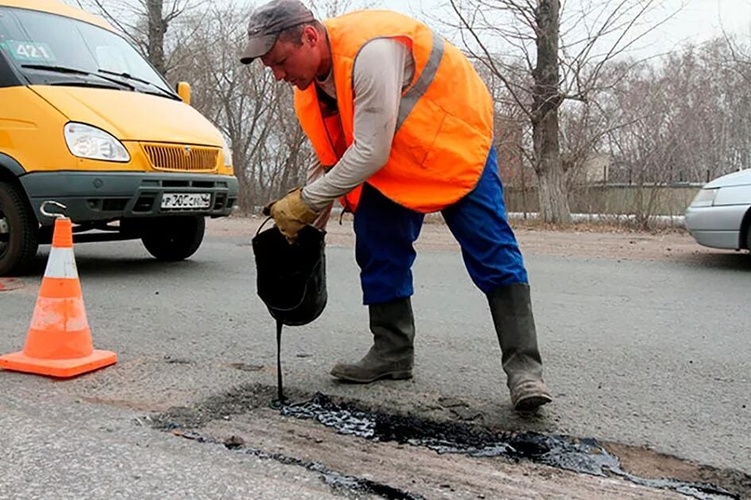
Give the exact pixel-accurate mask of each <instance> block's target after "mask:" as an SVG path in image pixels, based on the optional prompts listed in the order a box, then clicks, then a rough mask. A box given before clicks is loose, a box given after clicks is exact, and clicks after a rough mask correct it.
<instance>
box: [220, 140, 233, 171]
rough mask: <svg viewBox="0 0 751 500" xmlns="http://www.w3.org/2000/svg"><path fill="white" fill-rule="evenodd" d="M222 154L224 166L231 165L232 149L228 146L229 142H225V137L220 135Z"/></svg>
mask: <svg viewBox="0 0 751 500" xmlns="http://www.w3.org/2000/svg"><path fill="white" fill-rule="evenodd" d="M222 144H223V147H222V151H223V152H222V155H224V166H225V167H232V150H231V149H230V147H229V144H227V139H225V138H224V137H222Z"/></svg>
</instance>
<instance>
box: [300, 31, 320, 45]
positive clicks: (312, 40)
mask: <svg viewBox="0 0 751 500" xmlns="http://www.w3.org/2000/svg"><path fill="white" fill-rule="evenodd" d="M320 37H321V35H320V34H319V33H318V30H317V29H315V28H314V27H313V26H305V28H304V29H303V33H302V41H303V43H305V44H308V45H310V46H311V47H313V46H315V45H316V44H317V43H318V40H319V39H320Z"/></svg>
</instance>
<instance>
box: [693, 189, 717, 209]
mask: <svg viewBox="0 0 751 500" xmlns="http://www.w3.org/2000/svg"><path fill="white" fill-rule="evenodd" d="M719 190H720V188H712V189H702V190H700V191H699V192H698V193H697V194H696V197H695V198H694V201H692V202H691V206H692V207H711V206H712V205H714V199H715V197H717V192H718V191H719Z"/></svg>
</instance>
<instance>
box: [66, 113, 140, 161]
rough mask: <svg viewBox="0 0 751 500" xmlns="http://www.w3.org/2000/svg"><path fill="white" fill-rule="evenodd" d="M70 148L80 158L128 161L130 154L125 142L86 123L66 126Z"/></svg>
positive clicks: (67, 141)
mask: <svg viewBox="0 0 751 500" xmlns="http://www.w3.org/2000/svg"><path fill="white" fill-rule="evenodd" d="M64 134H65V143H66V144H67V145H68V149H69V150H70V152H71V153H72V154H73V156H77V157H79V158H88V159H91V160H104V161H117V162H128V161H130V155H129V154H128V150H127V149H125V146H123V143H122V142H120V141H118V140H117V138H115V137H113V136H112V134H110V133H108V132H105V131H104V130H102V129H100V128H96V127H92V126H91V125H86V124H85V123H73V122H71V123H67V124H65V128H64Z"/></svg>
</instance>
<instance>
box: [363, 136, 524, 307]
mask: <svg viewBox="0 0 751 500" xmlns="http://www.w3.org/2000/svg"><path fill="white" fill-rule="evenodd" d="M441 214H442V215H443V218H444V219H445V220H446V225H447V226H448V228H449V230H450V231H451V233H452V234H453V235H454V237H455V238H456V240H457V241H458V242H459V245H460V246H461V250H462V257H463V258H464V264H465V265H466V267H467V271H468V272H469V276H470V278H471V279H472V281H473V282H474V284H475V285H476V286H477V287H478V288H479V289H480V290H481V291H482V292H484V293H486V294H487V293H490V292H492V291H493V290H495V289H496V288H498V287H500V286H506V285H511V284H514V283H527V271H526V269H525V267H524V260H523V258H522V254H521V251H520V250H519V244H518V243H517V241H516V237H515V236H514V232H513V230H512V229H511V226H509V223H508V220H507V218H506V204H505V202H504V200H503V185H502V184H501V177H500V175H499V173H498V158H497V156H496V151H495V148H491V150H490V154H489V155H488V159H487V162H486V163H485V169H484V170H483V173H482V176H481V177H480V181H479V182H478V183H477V186H476V187H475V188H474V189H473V190H472V191H471V192H470V193H469V194H467V195H466V196H465V197H464V198H462V199H461V200H459V201H458V202H456V203H454V204H453V205H450V206H448V207H446V208H445V209H443V210H442V211H441ZM424 218H425V215H424V214H422V213H419V212H415V211H414V210H410V209H408V208H405V207H403V206H401V205H399V204H397V203H395V202H393V201H391V200H390V199H388V198H386V197H385V196H384V195H382V194H381V193H380V192H379V191H378V190H376V189H375V188H373V187H372V186H370V185H368V184H367V183H366V184H365V185H364V186H363V189H362V195H361V197H360V202H359V204H358V207H357V211H356V212H355V217H354V229H355V258H356V260H357V264H358V265H359V266H360V282H361V285H362V291H363V303H364V304H365V305H371V304H382V303H385V302H391V301H393V300H396V299H401V298H405V297H410V296H412V294H413V293H414V287H413V284H412V264H413V263H414V261H415V257H416V255H417V254H416V252H415V249H414V245H413V244H414V242H415V240H417V237H418V236H419V235H420V229H421V228H422V223H423V220H424Z"/></svg>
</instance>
